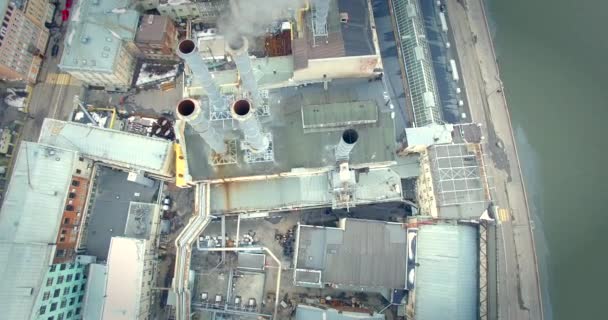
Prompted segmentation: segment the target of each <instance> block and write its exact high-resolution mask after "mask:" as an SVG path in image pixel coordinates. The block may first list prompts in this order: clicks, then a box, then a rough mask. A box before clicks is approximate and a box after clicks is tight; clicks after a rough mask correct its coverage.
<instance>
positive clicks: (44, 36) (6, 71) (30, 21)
mask: <svg viewBox="0 0 608 320" xmlns="http://www.w3.org/2000/svg"><path fill="white" fill-rule="evenodd" d="M48 5H49V4H48V3H47V2H46V1H44V0H28V1H8V0H2V1H0V17H2V18H3V19H2V26H1V27H0V78H1V79H4V80H10V81H19V80H23V81H26V82H28V83H34V82H36V77H37V76H38V72H39V70H40V64H41V63H42V57H43V55H44V52H45V50H46V45H47V42H48V39H49V30H48V29H47V28H46V27H45V26H44V21H45V19H46V13H47V8H48Z"/></svg>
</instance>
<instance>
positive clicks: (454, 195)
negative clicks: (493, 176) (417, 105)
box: [428, 144, 490, 219]
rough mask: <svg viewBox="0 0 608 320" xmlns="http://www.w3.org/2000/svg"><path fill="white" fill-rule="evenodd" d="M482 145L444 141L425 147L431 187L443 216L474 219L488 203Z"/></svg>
mask: <svg viewBox="0 0 608 320" xmlns="http://www.w3.org/2000/svg"><path fill="white" fill-rule="evenodd" d="M481 152H482V151H481V148H480V147H479V145H477V144H443V145H434V146H431V147H430V148H428V153H429V162H430V164H431V174H432V176H433V189H434V191H435V198H436V199H437V207H438V208H439V212H438V214H439V216H440V217H442V218H453V219H456V218H477V217H479V216H480V215H481V213H482V211H483V210H484V209H485V208H486V206H487V204H488V203H489V200H490V199H489V194H488V185H487V181H486V176H485V170H484V168H483V162H482V157H483V155H482V154H481Z"/></svg>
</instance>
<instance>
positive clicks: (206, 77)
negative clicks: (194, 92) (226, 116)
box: [177, 39, 226, 111]
mask: <svg viewBox="0 0 608 320" xmlns="http://www.w3.org/2000/svg"><path fill="white" fill-rule="evenodd" d="M177 54H178V55H179V56H180V57H181V58H182V59H184V61H185V62H186V64H187V65H188V67H190V70H192V74H193V75H194V76H195V77H197V78H198V80H199V81H200V82H201V84H202V86H203V88H204V89H205V91H206V92H207V97H209V104H210V105H211V107H212V108H213V110H216V111H223V110H226V102H225V100H224V99H223V98H222V94H221V93H220V89H219V88H218V86H217V85H216V84H215V81H213V77H212V76H211V72H209V68H207V65H206V64H205V62H204V61H203V58H201V56H200V54H199V53H198V49H197V48H196V44H195V43H194V41H192V40H190V39H186V40H182V41H181V42H180V43H179V45H178V46H177Z"/></svg>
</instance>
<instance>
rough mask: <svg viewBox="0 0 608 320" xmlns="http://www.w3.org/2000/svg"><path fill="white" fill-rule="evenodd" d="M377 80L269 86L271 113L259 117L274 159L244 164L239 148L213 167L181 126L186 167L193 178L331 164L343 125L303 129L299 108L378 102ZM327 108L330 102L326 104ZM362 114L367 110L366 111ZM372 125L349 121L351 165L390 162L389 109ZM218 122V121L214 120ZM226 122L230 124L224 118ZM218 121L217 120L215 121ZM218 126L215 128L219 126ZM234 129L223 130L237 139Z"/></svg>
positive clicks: (392, 131) (192, 134)
mask: <svg viewBox="0 0 608 320" xmlns="http://www.w3.org/2000/svg"><path fill="white" fill-rule="evenodd" d="M382 91H383V90H382V83H381V82H380V81H374V82H368V81H367V80H366V79H362V80H361V79H357V80H337V81H332V82H331V83H330V84H329V89H328V90H327V91H325V90H323V85H322V84H315V85H308V86H306V87H299V88H296V87H287V88H281V89H276V90H271V91H270V97H269V101H270V114H271V116H270V117H268V116H266V117H260V120H261V121H262V123H263V126H264V128H265V130H268V131H270V132H271V133H272V136H273V149H274V158H275V162H274V163H272V162H265V163H255V164H245V163H243V161H242V157H243V155H242V153H243V152H242V151H241V150H239V159H240V164H239V165H222V166H219V167H212V166H211V165H210V164H209V162H208V161H207V160H208V158H209V156H208V153H207V152H208V146H207V144H206V143H205V142H204V141H203V140H202V138H201V137H200V136H199V135H198V134H197V133H195V132H194V131H193V130H191V129H190V126H189V125H187V126H186V130H185V139H186V154H187V160H188V169H189V172H190V174H191V175H192V177H193V180H194V181H201V180H209V179H218V178H228V177H243V176H253V175H267V174H275V173H284V172H289V171H291V170H292V169H294V168H324V167H328V166H333V165H335V158H334V154H333V151H334V147H335V146H336V144H337V143H338V141H339V140H340V136H341V134H342V131H343V130H344V129H346V128H347V127H333V129H334V131H324V132H314V133H306V134H305V133H304V129H303V126H302V112H301V110H302V107H304V106H308V105H328V104H329V105H330V104H332V103H351V107H352V108H353V111H352V112H356V111H354V110H358V109H359V108H360V107H359V106H360V105H361V101H365V102H366V103H371V102H375V103H376V104H377V105H379V104H381V103H383V102H382V101H383V98H382ZM330 107H331V106H330ZM365 112H366V114H367V111H365ZM377 117H378V121H377V122H376V123H373V124H360V125H353V126H351V127H353V128H355V129H356V130H357V131H358V132H359V141H358V142H357V145H356V146H355V147H354V149H353V151H352V152H351V156H350V163H351V165H352V166H355V167H356V166H366V165H369V164H374V163H384V162H392V161H394V158H395V155H394V150H395V129H394V123H393V119H391V116H390V113H384V112H381V111H378V114H377ZM218 122H219V123H218ZM224 124H226V125H228V126H229V127H230V126H231V124H230V123H224ZM216 125H218V126H220V125H222V123H221V122H220V121H217V122H216ZM218 128H220V127H218ZM238 133H239V131H234V130H229V131H226V135H227V136H228V137H234V138H238Z"/></svg>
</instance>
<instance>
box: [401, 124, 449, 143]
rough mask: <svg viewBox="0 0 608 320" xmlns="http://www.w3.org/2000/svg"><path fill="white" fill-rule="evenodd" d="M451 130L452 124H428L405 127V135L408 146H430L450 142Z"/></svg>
mask: <svg viewBox="0 0 608 320" xmlns="http://www.w3.org/2000/svg"><path fill="white" fill-rule="evenodd" d="M452 132H454V125H451V124H430V125H427V126H424V127H415V128H406V129H405V136H406V138H407V145H408V146H432V145H434V144H446V143H452Z"/></svg>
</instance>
